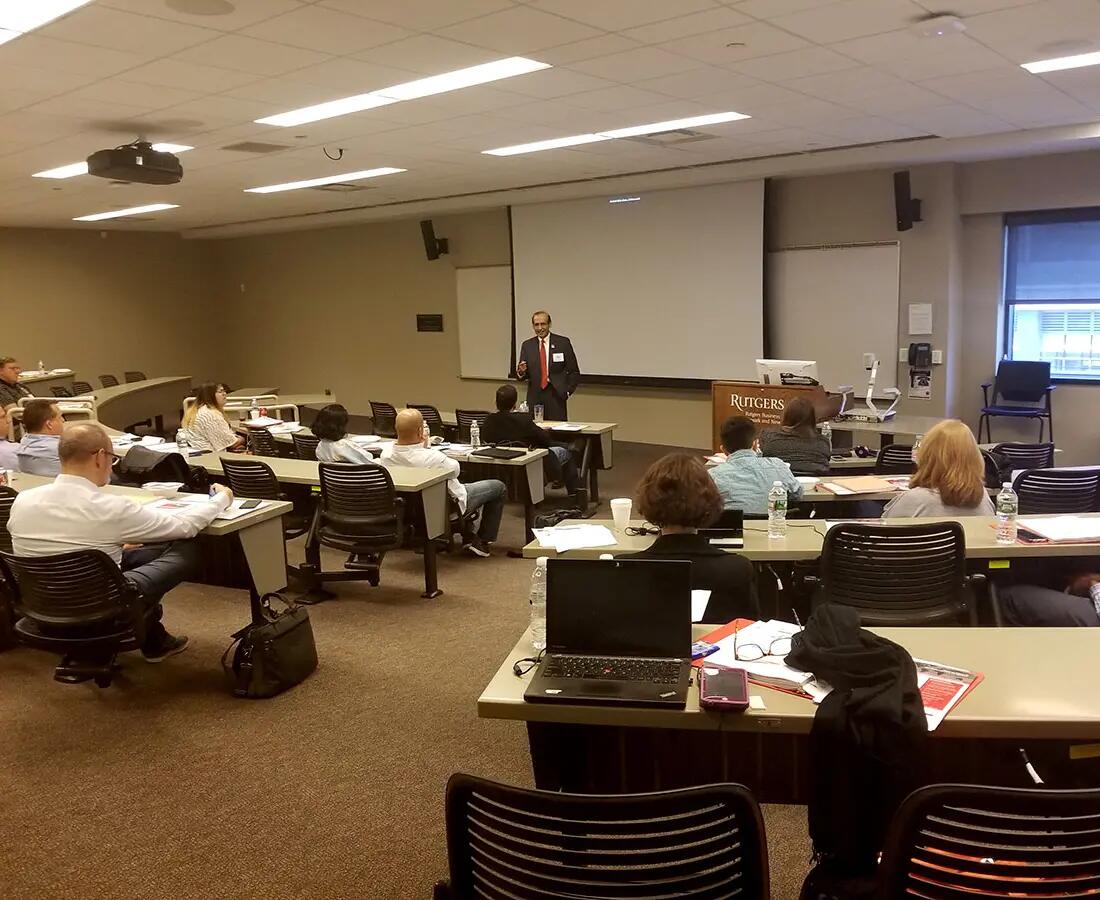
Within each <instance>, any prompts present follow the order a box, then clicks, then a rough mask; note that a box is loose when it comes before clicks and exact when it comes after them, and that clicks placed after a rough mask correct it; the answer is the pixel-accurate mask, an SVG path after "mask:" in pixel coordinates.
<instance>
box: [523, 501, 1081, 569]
mask: <svg viewBox="0 0 1100 900" xmlns="http://www.w3.org/2000/svg"><path fill="white" fill-rule="evenodd" d="M1084 516H1085V517H1087V518H1090V519H1100V513H1085V514H1084ZM1029 518H1036V517H1034V516H1020V518H1019V520H1018V521H1019V523H1020V524H1021V525H1023V526H1026V525H1027V521H1028V519H1029ZM861 521H866V520H861ZM945 521H946V522H958V523H959V524H961V525H962V528H963V539H964V540H965V541H966V557H967V559H971V560H1012V559H1051V558H1057V557H1085V556H1100V542H1098V543H1081V544H1076V543H1064V544H1023V543H1020V542H1016V543H1015V544H998V543H997V530H996V527H995V526H996V522H997V520H996V519H995V518H994V517H993V516H963V517H959V518H957V519H949V518H921V519H885V520H883V521H882V523H881V524H883V525H920V524H927V523H929V522H945ZM561 524H563V525H605V526H607V528H608V529H610V531H611V533H612V534H613V535H614V536H615V539H616V543H615V545H614V546H611V547H586V548H582V549H579V550H569V551H567V555H568V557H569V559H599V558H600V555H601V554H604V553H610V554H611V555H612V556H619V555H623V554H627V553H638V552H640V551H642V550H645V549H646V548H647V547H648V546H649V545H650V544H652V543H653V541H654V537H653V536H651V535H637V536H635V535H629V534H620V533H619V532H617V531H616V530H615V527H614V522H613V521H612V520H611V519H567V520H566V521H565V522H563V523H561ZM630 524H631V525H641V524H642V522H641V521H640V520H632V521H631V523H630ZM825 529H826V524H825V520H824V519H788V520H787V536H786V537H782V538H769V537H768V523H767V522H766V521H763V520H760V519H750V520H748V521H746V522H745V546H744V547H742V548H738V549H731V550H730V551H729V552H730V553H737V554H739V555H741V556H744V557H745V558H746V559H750V560H752V561H753V562H796V561H810V560H815V559H817V558H818V557H819V556H821V547H822V544H823V543H824V540H825ZM523 555H524V556H525V557H528V558H534V557H538V556H556V555H557V554H556V553H555V552H554V550H553V549H550V548H545V547H540V546H539V544H538V541H532V542H530V543H529V544H527V546H525V547H524V548H523Z"/></svg>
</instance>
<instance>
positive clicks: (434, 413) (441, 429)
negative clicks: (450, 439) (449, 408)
mask: <svg viewBox="0 0 1100 900" xmlns="http://www.w3.org/2000/svg"><path fill="white" fill-rule="evenodd" d="M406 405H407V406H408V408H409V409H416V410H419V411H420V415H422V416H423V417H424V421H425V422H427V423H428V430H429V431H430V432H431V433H432V434H438V435H440V436H441V437H443V436H445V435H446V433H447V431H446V426H444V424H443V417H442V416H441V415H440V414H439V410H438V409H436V408H435V407H434V406H428V405H427V404H426V403H408V404H406Z"/></svg>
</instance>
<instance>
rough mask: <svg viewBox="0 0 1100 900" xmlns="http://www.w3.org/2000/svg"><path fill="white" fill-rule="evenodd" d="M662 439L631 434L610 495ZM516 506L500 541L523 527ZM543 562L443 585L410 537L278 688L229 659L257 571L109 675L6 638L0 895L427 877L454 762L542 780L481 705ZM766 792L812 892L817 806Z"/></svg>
mask: <svg viewBox="0 0 1100 900" xmlns="http://www.w3.org/2000/svg"><path fill="white" fill-rule="evenodd" d="M664 449H666V448H659V447H653V446H647V445H641V444H634V445H631V444H624V443H620V444H617V445H616V467H615V469H613V470H612V471H609V472H605V473H602V477H601V492H602V494H603V496H604V498H605V499H604V507H603V510H602V514H603V515H609V513H608V512H607V502H606V501H607V498H609V497H612V496H629V495H630V493H631V491H632V488H633V485H634V484H635V482H636V481H637V479H638V477H639V475H640V474H641V472H642V471H643V469H644V468H645V466H646V465H648V463H649V462H651V461H652V460H653V459H655V458H657V457H658V456H659V455H660V454H661V453H662V452H663V451H664ZM519 512H520V510H519V508H518V507H516V506H509V508H508V510H507V512H506V518H505V524H504V527H503V530H502V534H501V542H502V543H505V544H512V545H519V544H520V542H521V538H522V520H521V518H520V515H519ZM298 543H300V542H298ZM291 554H292V556H294V555H295V554H300V548H298V547H295V546H293V545H292V549H291ZM531 565H532V564H531V563H530V562H529V561H526V560H516V559H508V558H507V557H505V556H503V555H499V556H494V557H493V558H491V559H488V560H477V559H472V558H465V557H443V558H441V561H440V585H441V587H442V588H443V589H444V591H445V593H444V594H443V596H442V597H440V598H438V599H436V600H430V601H429V600H422V599H421V598H420V596H419V593H420V590H421V589H422V587H421V585H422V580H421V568H420V558H419V557H417V556H415V555H413V554H411V553H404V552H402V553H397V554H392V555H391V556H390V557H389V558H387V560H386V563H385V566H384V568H383V573H382V586H381V587H379V588H370V587H369V586H367V585H366V584H365V583H350V584H346V585H338V586H337V590H338V591H339V592H340V598H339V599H338V600H336V601H333V602H329V603H325V604H323V605H321V606H317V607H314V608H312V609H311V613H310V614H311V616H312V619H313V627H314V631H315V634H316V640H317V647H318V653H319V656H320V660H321V662H320V668H319V669H318V671H317V672H316V673H315V674H314V675H313V676H312V677H311V678H310V679H309V680H308V681H307V682H305V683H304V684H302V685H300V686H298V687H297V688H295V689H294V690H292V691H290V692H288V693H286V694H284V695H282V696H280V697H278V698H276V699H274V700H260V701H245V700H237V699H234V698H233V697H231V696H230V695H229V694H228V693H227V692H226V689H225V685H224V683H223V680H222V674H221V669H220V657H221V654H222V651H223V650H224V649H225V647H226V645H227V644H228V641H229V637H228V636H229V634H230V633H231V632H233V631H234V630H236V629H237V628H239V627H240V626H241V625H243V624H244V623H245V622H246V620H247V615H248V606H247V596H246V595H245V593H244V592H242V591H233V590H227V589H222V588H212V587H204V586H199V585H185V586H183V587H181V588H179V589H177V590H176V591H175V592H173V593H172V594H171V595H170V596H169V598H168V600H167V602H166V607H165V608H166V612H165V623H166V625H167V626H168V627H169V630H171V631H174V632H178V633H182V634H187V635H189V636H190V637H191V640H192V646H191V647H190V648H189V649H188V650H187V652H186V653H184V654H182V655H180V656H178V657H175V658H173V659H171V660H169V661H167V662H166V663H164V664H162V665H148V664H146V663H144V662H143V661H142V660H141V659H139V658H135V657H133V656H132V655H131V656H128V657H126V659H125V662H124V665H125V670H124V674H123V677H121V678H119V679H118V681H117V682H116V684H115V686H113V687H112V688H110V689H108V690H99V689H97V688H95V687H92V686H90V685H78V686H66V685H61V684H58V683H56V682H54V681H53V680H51V677H50V676H51V672H52V668H53V665H54V663H55V658H53V657H50V656H47V655H46V654H43V653H38V652H35V651H31V650H26V649H19V650H14V651H9V652H6V653H2V654H0V846H2V847H3V848H4V850H3V852H2V853H0V896H4V897H12V898H14V897H19V898H21V900H38V898H51V900H53V898H60V897H63V896H75V897H81V898H83V900H92V898H108V897H110V898H134V897H142V898H151V900H155V898H165V900H167V898H173V900H178V898H214V897H217V898H253V897H255V898H259V897H263V898H270V900H282V898H330V897H331V898H343V897H349V898H350V897H364V898H405V897H409V898H413V897H429V896H430V894H431V885H432V883H433V882H434V881H435V880H436V879H437V878H440V877H442V876H444V875H445V873H446V847H445V842H444V832H443V788H444V784H445V783H446V780H447V777H448V775H450V774H451V773H452V772H456V771H465V772H472V773H476V774H479V775H483V776H486V777H489V778H495V779H500V780H503V781H509V782H513V783H517V784H524V785H528V784H530V782H531V776H530V770H529V762H528V758H527V750H526V738H525V733H524V730H523V728H522V726H521V725H519V724H513V723H503V722H494V721H486V720H479V719H478V718H477V710H476V699H477V696H478V694H479V693H480V692H481V689H482V688H483V687H484V686H485V684H486V682H487V681H488V680H489V677H490V676H491V674H492V673H493V672H494V671H495V670H496V669H497V667H498V666H499V664H500V661H501V659H502V658H503V657H504V655H505V654H506V652H507V651H508V650H509V649H510V648H511V647H512V645H513V644H514V643H515V641H516V639H517V637H518V636H519V634H520V633H521V632H522V630H523V628H524V627H525V623H526V619H527V614H528V608H527V603H526V593H527V584H528V579H529V577H530V576H529V573H530V569H531ZM765 812H766V819H767V827H768V845H769V852H770V856H771V869H772V894H773V896H774V897H776V898H778V900H786V898H795V897H797V895H798V888H799V886H800V885H801V881H802V878H803V877H804V875H805V872H806V870H807V868H808V860H809V844H808V839H807V837H806V821H805V810H804V809H803V808H802V807H782V806H771V807H767V808H766V810H765Z"/></svg>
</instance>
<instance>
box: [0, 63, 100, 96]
mask: <svg viewBox="0 0 1100 900" xmlns="http://www.w3.org/2000/svg"><path fill="white" fill-rule="evenodd" d="M41 62H42V63H45V62H46V61H45V60H42V61H41ZM87 83H88V78H87V76H85V75H80V74H79V73H76V72H65V71H61V70H57V69H52V68H45V67H43V68H39V67H37V66H18V65H11V64H10V63H8V61H7V60H6V59H5V58H4V57H3V55H2V54H0V94H2V93H4V92H6V91H8V90H18V91H21V92H24V93H27V94H34V95H36V97H37V99H43V98H45V97H48V96H50V95H52V94H60V93H62V92H64V91H71V90H75V89H77V88H80V87H83V86H84V85H86V84H87Z"/></svg>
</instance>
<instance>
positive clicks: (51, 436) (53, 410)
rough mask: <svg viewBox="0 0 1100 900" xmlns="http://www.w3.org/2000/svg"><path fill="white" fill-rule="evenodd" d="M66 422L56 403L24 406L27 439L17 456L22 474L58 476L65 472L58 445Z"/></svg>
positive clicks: (22, 441) (24, 438) (44, 401)
mask: <svg viewBox="0 0 1100 900" xmlns="http://www.w3.org/2000/svg"><path fill="white" fill-rule="evenodd" d="M64 427H65V419H64V417H63V416H62V415H61V407H59V406H58V405H57V404H56V403H55V402H54V401H52V400H31V401H30V402H29V403H28V404H27V405H26V406H24V407H23V440H21V441H20V442H19V449H18V450H17V451H16V453H17V454H18V456H19V471H20V472H26V473H27V474H28V475H56V474H57V473H58V472H60V471H61V461H60V460H59V459H58V457H57V443H58V441H59V440H60V439H61V430H62V429H63V428H64Z"/></svg>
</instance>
